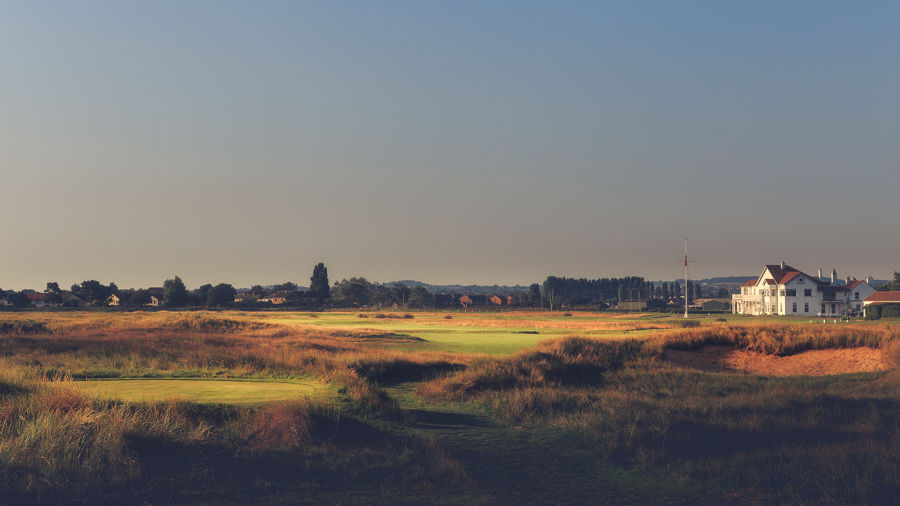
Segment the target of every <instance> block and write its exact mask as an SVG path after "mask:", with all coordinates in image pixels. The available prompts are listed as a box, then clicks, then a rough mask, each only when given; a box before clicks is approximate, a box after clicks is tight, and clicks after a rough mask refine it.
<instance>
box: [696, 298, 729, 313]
mask: <svg viewBox="0 0 900 506" xmlns="http://www.w3.org/2000/svg"><path fill="white" fill-rule="evenodd" d="M697 306H698V307H699V309H700V310H702V311H729V310H730V309H731V301H730V300H728V299H699V300H697Z"/></svg>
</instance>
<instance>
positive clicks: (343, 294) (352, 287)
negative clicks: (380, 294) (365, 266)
mask: <svg viewBox="0 0 900 506" xmlns="http://www.w3.org/2000/svg"><path fill="white" fill-rule="evenodd" d="M370 288H371V283H369V280H367V279H366V278H363V277H355V278H350V279H343V280H341V281H338V282H337V283H335V284H334V298H335V299H337V300H339V301H340V302H342V303H345V304H359V305H361V306H364V305H366V304H368V303H369V291H370Z"/></svg>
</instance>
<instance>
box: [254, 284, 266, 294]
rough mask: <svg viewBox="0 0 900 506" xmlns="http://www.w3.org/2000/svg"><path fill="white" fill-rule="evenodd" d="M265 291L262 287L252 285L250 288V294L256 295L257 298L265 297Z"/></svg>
mask: <svg viewBox="0 0 900 506" xmlns="http://www.w3.org/2000/svg"><path fill="white" fill-rule="evenodd" d="M265 291H266V289H265V288H263V287H262V285H253V286H251V287H250V293H252V294H253V295H256V296H257V297H262V296H263V295H265Z"/></svg>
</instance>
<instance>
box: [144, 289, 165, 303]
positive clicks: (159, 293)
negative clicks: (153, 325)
mask: <svg viewBox="0 0 900 506" xmlns="http://www.w3.org/2000/svg"><path fill="white" fill-rule="evenodd" d="M147 292H148V293H149V294H150V302H148V303H146V304H144V305H145V306H153V307H159V306H162V305H163V293H164V290H163V289H162V287H160V286H152V287H150V288H148V289H147Z"/></svg>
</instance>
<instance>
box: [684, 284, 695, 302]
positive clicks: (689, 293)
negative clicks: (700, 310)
mask: <svg viewBox="0 0 900 506" xmlns="http://www.w3.org/2000/svg"><path fill="white" fill-rule="evenodd" d="M684 296H685V297H687V303H688V304H693V302H694V283H693V282H692V281H688V282H687V283H685V285H684Z"/></svg>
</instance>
